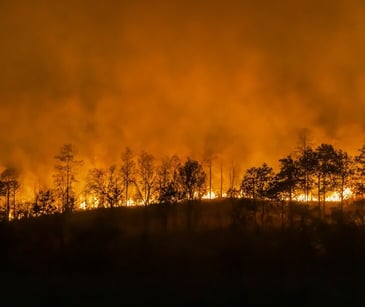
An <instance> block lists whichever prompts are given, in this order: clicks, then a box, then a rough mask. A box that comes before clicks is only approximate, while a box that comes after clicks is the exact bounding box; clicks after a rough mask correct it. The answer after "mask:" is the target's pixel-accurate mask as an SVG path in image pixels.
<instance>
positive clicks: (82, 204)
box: [79, 201, 87, 210]
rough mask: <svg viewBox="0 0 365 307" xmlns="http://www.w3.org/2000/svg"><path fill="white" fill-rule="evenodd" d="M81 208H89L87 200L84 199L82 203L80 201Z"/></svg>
mask: <svg viewBox="0 0 365 307" xmlns="http://www.w3.org/2000/svg"><path fill="white" fill-rule="evenodd" d="M79 209H81V210H86V209H87V204H86V201H83V202H82V203H80V205H79Z"/></svg>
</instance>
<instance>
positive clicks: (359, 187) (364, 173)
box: [355, 145, 365, 198]
mask: <svg viewBox="0 0 365 307" xmlns="http://www.w3.org/2000/svg"><path fill="white" fill-rule="evenodd" d="M359 152H360V153H359V154H358V155H357V156H355V163H356V166H355V176H356V184H355V192H356V194H357V195H361V197H362V198H364V195H365V179H364V178H365V145H363V146H362V147H361V148H360V149H359Z"/></svg>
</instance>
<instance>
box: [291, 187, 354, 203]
mask: <svg viewBox="0 0 365 307" xmlns="http://www.w3.org/2000/svg"><path fill="white" fill-rule="evenodd" d="M352 196H353V193H352V191H351V189H350V188H346V189H345V190H344V191H343V199H344V200H346V199H350V198H351V197H352ZM294 199H295V200H296V201H306V200H307V197H306V195H305V194H299V195H298V196H296V197H295V198H294ZM308 200H310V201H318V197H317V196H315V195H313V194H310V195H309V196H308ZM326 201H328V202H340V201H341V194H340V193H338V192H332V193H328V195H326Z"/></svg>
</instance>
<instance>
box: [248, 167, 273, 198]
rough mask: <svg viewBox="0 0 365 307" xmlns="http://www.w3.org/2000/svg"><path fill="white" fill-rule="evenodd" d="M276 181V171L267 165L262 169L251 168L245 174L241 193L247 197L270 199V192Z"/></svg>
mask: <svg viewBox="0 0 365 307" xmlns="http://www.w3.org/2000/svg"><path fill="white" fill-rule="evenodd" d="M273 180H274V171H273V169H272V168H271V167H269V166H268V165H267V164H266V163H264V164H263V165H262V166H260V167H251V168H249V169H248V170H246V173H245V174H244V177H243V180H242V183H241V191H242V194H243V195H244V196H245V197H249V198H253V199H269V198H270V196H269V194H268V192H269V190H270V189H271V187H272V181H273Z"/></svg>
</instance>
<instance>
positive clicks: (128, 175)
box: [120, 147, 136, 205]
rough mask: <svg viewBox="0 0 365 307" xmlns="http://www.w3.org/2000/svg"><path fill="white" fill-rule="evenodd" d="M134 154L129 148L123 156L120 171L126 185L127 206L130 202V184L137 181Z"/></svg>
mask: <svg viewBox="0 0 365 307" xmlns="http://www.w3.org/2000/svg"><path fill="white" fill-rule="evenodd" d="M133 158H134V157H133V152H132V150H131V149H130V148H129V147H126V149H125V151H124V153H123V154H122V156H121V159H122V167H121V169H120V171H121V174H122V179H123V184H124V193H125V204H126V205H127V204H128V200H129V187H130V184H131V183H133V182H135V180H136V163H135V162H134V159H133Z"/></svg>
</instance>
